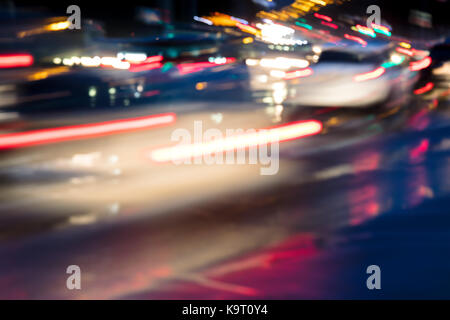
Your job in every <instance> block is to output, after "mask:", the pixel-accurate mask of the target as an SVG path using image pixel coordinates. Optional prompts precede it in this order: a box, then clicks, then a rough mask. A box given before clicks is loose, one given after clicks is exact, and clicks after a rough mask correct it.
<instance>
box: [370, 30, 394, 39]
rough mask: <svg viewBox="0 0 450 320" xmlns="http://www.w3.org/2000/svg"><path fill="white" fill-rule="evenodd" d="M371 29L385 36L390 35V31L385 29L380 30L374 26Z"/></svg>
mask: <svg viewBox="0 0 450 320" xmlns="http://www.w3.org/2000/svg"><path fill="white" fill-rule="evenodd" d="M373 30H375V32H378V33H381V34H384V35H386V36H388V37H390V36H391V32H390V31H385V30H381V29H376V28H374V29H373Z"/></svg>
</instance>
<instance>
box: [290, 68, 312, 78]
mask: <svg viewBox="0 0 450 320" xmlns="http://www.w3.org/2000/svg"><path fill="white" fill-rule="evenodd" d="M312 74H313V70H312V69H311V68H306V69H302V70H296V71H289V72H286V75H285V76H284V79H285V80H291V79H297V78H303V77H308V76H310V75H312Z"/></svg>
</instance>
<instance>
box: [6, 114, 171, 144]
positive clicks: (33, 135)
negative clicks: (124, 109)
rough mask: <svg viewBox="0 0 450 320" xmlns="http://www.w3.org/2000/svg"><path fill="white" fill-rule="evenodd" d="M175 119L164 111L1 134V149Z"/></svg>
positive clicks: (101, 134) (94, 134)
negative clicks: (161, 112)
mask: <svg viewBox="0 0 450 320" xmlns="http://www.w3.org/2000/svg"><path fill="white" fill-rule="evenodd" d="M175 119H176V115H175V114H174V113H164V114H158V115H152V116H145V117H138V118H130V119H120V120H112V121H106V122H100V123H91V124H82V125H76V126H67V127H59V128H50V129H41V130H33V131H25V132H17V133H10V134H4V135H0V149H13V148H21V147H28V146H33V145H40V144H47V143H55V142H61V141H69V140H76V139H86V138H95V137H100V136H105V135H111V134H117V133H123V132H130V131H136V130H143V129H149V128H154V127H158V126H163V125H169V124H172V123H174V122H175Z"/></svg>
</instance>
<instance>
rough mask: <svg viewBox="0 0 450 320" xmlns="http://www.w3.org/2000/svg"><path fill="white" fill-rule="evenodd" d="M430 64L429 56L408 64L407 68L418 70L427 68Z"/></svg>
mask: <svg viewBox="0 0 450 320" xmlns="http://www.w3.org/2000/svg"><path fill="white" fill-rule="evenodd" d="M430 64H431V58H430V57H426V58H423V59H422V60H419V61H414V62H411V63H410V64H409V70H411V71H419V70H422V69H425V68H428V67H429V66H430Z"/></svg>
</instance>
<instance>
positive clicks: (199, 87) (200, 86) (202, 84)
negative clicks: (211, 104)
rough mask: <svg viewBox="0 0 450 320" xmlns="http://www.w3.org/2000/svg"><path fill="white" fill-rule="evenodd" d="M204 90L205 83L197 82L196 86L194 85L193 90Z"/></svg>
mask: <svg viewBox="0 0 450 320" xmlns="http://www.w3.org/2000/svg"><path fill="white" fill-rule="evenodd" d="M205 88H206V82H197V84H196V85H195V89H197V90H199V91H200V90H203V89H205Z"/></svg>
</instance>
